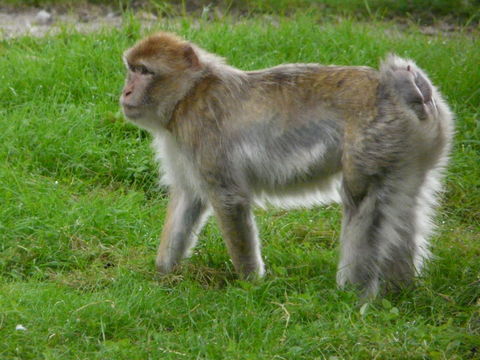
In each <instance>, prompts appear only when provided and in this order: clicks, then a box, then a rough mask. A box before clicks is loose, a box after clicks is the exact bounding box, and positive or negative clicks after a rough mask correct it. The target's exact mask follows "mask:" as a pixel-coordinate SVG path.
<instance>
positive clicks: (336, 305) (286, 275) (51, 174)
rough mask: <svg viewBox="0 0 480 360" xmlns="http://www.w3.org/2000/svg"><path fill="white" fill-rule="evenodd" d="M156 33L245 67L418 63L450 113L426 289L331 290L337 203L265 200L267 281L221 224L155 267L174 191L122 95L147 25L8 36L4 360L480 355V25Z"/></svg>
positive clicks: (305, 20) (252, 27)
mask: <svg viewBox="0 0 480 360" xmlns="http://www.w3.org/2000/svg"><path fill="white" fill-rule="evenodd" d="M194 23H195V24H196V25H193V24H194ZM158 28H163V29H165V28H167V29H170V30H174V31H177V32H179V33H181V34H182V35H184V36H186V37H188V38H189V39H192V40H194V41H195V42H197V43H199V44H200V45H201V46H203V47H205V48H206V49H208V50H210V51H214V52H216V53H218V54H220V55H223V56H225V57H227V58H228V59H229V61H230V63H232V64H234V65H236V66H238V67H240V68H243V69H255V68H259V67H266V66H271V65H274V64H278V63H282V62H322V63H327V64H328V63H337V64H347V65H349V64H352V65H353V64H366V65H371V66H376V65H377V64H378V61H379V59H380V58H381V57H383V56H384V55H385V54H386V53H387V52H391V51H395V52H397V53H398V54H400V55H402V56H408V57H412V58H414V59H416V60H417V62H418V64H419V65H420V66H422V67H423V68H425V69H426V70H427V72H428V73H429V74H430V75H431V78H432V79H433V81H434V82H435V83H436V84H438V85H439V86H440V88H441V89H442V91H443V93H444V94H445V96H446V97H447V99H448V101H449V103H450V104H451V105H452V107H453V109H454V111H455V112H456V114H457V135H456V142H455V151H454V154H453V157H452V164H451V166H450V168H449V173H448V178H447V187H446V193H445V197H444V201H443V203H442V206H441V208H440V215H439V218H438V222H439V225H440V226H439V228H438V232H437V235H436V236H434V238H433V248H432V251H433V253H434V255H435V258H434V260H433V261H432V263H431V264H430V266H429V267H428V270H427V271H426V273H425V274H424V276H422V277H421V278H420V279H419V280H418V281H417V284H416V287H415V288H412V289H408V290H405V291H403V292H401V293H399V294H396V295H388V296H387V297H385V298H384V299H379V300H377V301H375V302H373V303H369V304H367V305H364V306H359V304H358V301H357V297H356V295H355V294H354V293H352V292H348V291H340V290H338V289H337V288H336V287H335V280H334V278H335V267H336V261H337V255H338V254H337V243H336V242H337V239H338V236H339V229H340V208H339V207H338V206H331V207H327V208H315V209H311V210H297V211H290V212H285V211H278V210H271V211H258V212H257V219H258V223H259V228H260V232H261V237H262V239H263V244H264V255H265V259H266V263H267V266H268V273H267V277H266V279H265V280H263V281H259V282H254V283H248V282H243V281H239V280H237V279H236V277H235V275H234V273H233V268H232V265H231V263H230V260H229V258H228V256H227V254H226V250H225V248H224V245H223V243H222V240H221V237H220V235H219V232H218V229H217V227H216V225H215V222H214V221H212V222H210V223H209V224H208V225H207V227H206V228H205V230H204V231H203V232H202V234H201V237H200V244H199V246H198V247H197V249H196V250H195V253H194V255H193V256H192V258H191V259H189V260H188V261H186V262H185V263H184V265H183V267H182V268H181V269H180V270H178V271H177V272H176V273H175V274H172V275H170V276H167V277H164V278H157V276H156V274H155V271H154V256H155V251H156V246H157V238H158V235H159V233H160V231H161V227H162V221H163V218H164V211H165V205H166V199H165V193H164V190H162V189H158V188H157V186H156V166H155V164H154V163H153V161H152V151H151V149H150V147H149V142H150V139H149V136H148V135H147V134H146V133H144V132H142V131H140V130H138V129H137V128H135V127H133V126H132V125H129V124H127V123H126V122H124V121H123V119H122V117H121V115H120V114H119V111H118V100H117V99H118V94H119V91H120V89H121V87H122V85H123V76H124V70H123V67H122V66H123V65H122V63H121V58H120V57H121V53H122V51H123V50H124V49H125V48H126V47H128V46H130V45H131V44H132V43H133V42H134V41H135V40H136V39H138V38H140V37H141V36H142V35H143V32H142V31H141V30H140V27H139V25H138V24H137V23H135V22H128V23H127V25H125V26H124V27H123V28H122V29H110V30H103V31H101V32H99V33H95V34H90V35H82V34H78V33H75V32H72V31H64V32H62V33H61V34H60V35H58V36H55V37H47V38H41V39H36V38H30V37H24V38H19V39H13V40H8V41H2V42H0V80H1V81H0V99H1V100H0V201H1V205H0V359H2V360H3V359H9V360H10V359H22V360H24V359H160V358H161V359H315V358H317V359H350V358H352V359H372V358H376V359H475V358H478V357H479V354H480V288H479V287H480V283H479V280H480V278H479V277H480V261H479V260H478V259H479V258H480V245H479V244H480V243H479V241H480V238H479V227H480V206H479V204H480V180H479V171H478V170H479V163H480V135H479V131H480V129H479V123H478V119H479V116H480V107H479V105H480V91H479V84H480V72H479V71H478V64H479V63H480V46H479V45H480V44H479V41H478V40H477V39H478V34H474V35H473V36H472V34H466V33H454V34H451V35H449V36H445V37H432V36H425V35H422V34H421V33H420V32H419V31H418V30H417V29H416V28H411V29H409V30H407V31H404V32H401V31H399V30H398V29H397V28H396V26H395V24H392V23H381V22H375V23H371V24H362V23H355V22H352V21H350V20H339V21H337V22H326V23H325V22H319V21H318V19H317V18H315V17H314V16H300V15H298V16H296V17H294V18H275V19H270V18H265V17H261V18H255V17H253V18H251V19H248V20H246V19H244V20H238V19H237V20H224V21H222V22H212V23H206V22H196V21H193V19H188V18H187V19H184V20H183V21H178V22H171V23H163V24H162V23H160V24H159V25H158ZM19 324H21V325H23V326H24V327H25V328H26V329H27V330H25V331H22V330H15V328H16V326H17V325H19Z"/></svg>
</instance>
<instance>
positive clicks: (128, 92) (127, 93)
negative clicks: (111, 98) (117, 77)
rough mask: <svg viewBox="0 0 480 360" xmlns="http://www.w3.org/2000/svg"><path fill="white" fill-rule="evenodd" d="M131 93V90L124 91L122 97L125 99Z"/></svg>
mask: <svg viewBox="0 0 480 360" xmlns="http://www.w3.org/2000/svg"><path fill="white" fill-rule="evenodd" d="M131 93H132V90H125V91H124V92H123V96H125V97H127V96H129V95H130V94H131Z"/></svg>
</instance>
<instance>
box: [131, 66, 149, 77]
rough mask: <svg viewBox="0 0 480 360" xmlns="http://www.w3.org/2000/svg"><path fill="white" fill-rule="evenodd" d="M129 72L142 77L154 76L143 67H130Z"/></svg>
mask: <svg viewBox="0 0 480 360" xmlns="http://www.w3.org/2000/svg"><path fill="white" fill-rule="evenodd" d="M129 68H130V70H131V71H133V72H136V73H140V74H142V75H154V73H153V71H150V70H148V69H147V67H146V66H145V65H130V66H129Z"/></svg>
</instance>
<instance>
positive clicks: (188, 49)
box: [183, 44, 201, 69]
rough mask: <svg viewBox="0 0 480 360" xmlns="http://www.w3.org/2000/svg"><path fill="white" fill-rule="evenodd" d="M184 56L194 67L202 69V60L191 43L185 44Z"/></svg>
mask: <svg viewBox="0 0 480 360" xmlns="http://www.w3.org/2000/svg"><path fill="white" fill-rule="evenodd" d="M183 57H184V59H185V60H186V61H187V63H188V65H189V66H190V67H191V68H192V69H200V67H201V65H200V60H199V59H198V56H197V54H196V53H195V50H193V48H192V46H191V45H190V44H187V45H185V47H184V49H183Z"/></svg>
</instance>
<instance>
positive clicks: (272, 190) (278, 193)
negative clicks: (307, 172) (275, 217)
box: [254, 172, 342, 209]
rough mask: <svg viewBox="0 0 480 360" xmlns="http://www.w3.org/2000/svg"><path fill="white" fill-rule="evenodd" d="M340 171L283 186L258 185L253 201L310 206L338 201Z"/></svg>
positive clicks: (286, 206) (294, 206) (293, 206)
mask: <svg viewBox="0 0 480 360" xmlns="http://www.w3.org/2000/svg"><path fill="white" fill-rule="evenodd" d="M341 182H342V173H341V172H337V173H335V174H333V175H329V176H327V177H318V178H313V179H311V180H309V181H305V182H300V183H296V184H289V185H284V186H258V187H257V188H255V189H254V195H255V197H254V199H255V203H256V204H257V205H258V206H261V207H268V206H270V205H272V206H275V207H280V208H287V209H290V208H299V207H311V206H314V205H325V204H329V203H332V202H340V200H341V199H340V185H341Z"/></svg>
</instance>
